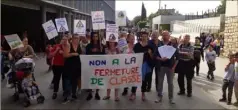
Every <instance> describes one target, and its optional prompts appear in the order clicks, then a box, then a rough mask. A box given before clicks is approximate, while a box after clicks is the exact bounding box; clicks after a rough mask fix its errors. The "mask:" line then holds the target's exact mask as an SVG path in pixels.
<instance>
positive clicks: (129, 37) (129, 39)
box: [122, 33, 135, 96]
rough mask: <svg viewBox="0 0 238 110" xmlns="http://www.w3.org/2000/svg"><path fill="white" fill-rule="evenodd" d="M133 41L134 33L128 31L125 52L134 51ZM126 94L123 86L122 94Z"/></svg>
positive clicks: (131, 52)
mask: <svg viewBox="0 0 238 110" xmlns="http://www.w3.org/2000/svg"><path fill="white" fill-rule="evenodd" d="M134 42H135V36H134V34H132V33H130V34H128V35H127V43H128V44H127V45H128V48H127V50H126V52H127V54H133V53H134V50H133V48H134ZM127 94H128V87H126V88H124V91H123V92H122V95H123V96H125V95H127Z"/></svg>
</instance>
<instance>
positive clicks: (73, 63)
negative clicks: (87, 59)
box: [65, 44, 82, 69]
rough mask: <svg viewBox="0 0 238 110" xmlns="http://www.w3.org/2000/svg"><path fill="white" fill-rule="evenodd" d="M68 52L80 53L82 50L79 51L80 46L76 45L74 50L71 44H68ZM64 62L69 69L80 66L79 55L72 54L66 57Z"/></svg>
mask: <svg viewBox="0 0 238 110" xmlns="http://www.w3.org/2000/svg"><path fill="white" fill-rule="evenodd" d="M69 53H78V54H81V53H82V51H81V48H80V46H78V48H77V50H76V51H75V50H74V49H73V46H72V44H70V51H69ZM65 64H66V65H68V66H69V67H70V68H71V69H74V68H75V69H77V68H81V61H80V57H79V56H72V57H69V58H66V59H65Z"/></svg>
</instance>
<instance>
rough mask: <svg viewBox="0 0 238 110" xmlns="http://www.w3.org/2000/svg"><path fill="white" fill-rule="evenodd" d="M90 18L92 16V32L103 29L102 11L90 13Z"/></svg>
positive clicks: (103, 18) (103, 17)
mask: <svg viewBox="0 0 238 110" xmlns="http://www.w3.org/2000/svg"><path fill="white" fill-rule="evenodd" d="M91 16H92V24H93V30H100V29H105V16H104V11H92V12H91Z"/></svg>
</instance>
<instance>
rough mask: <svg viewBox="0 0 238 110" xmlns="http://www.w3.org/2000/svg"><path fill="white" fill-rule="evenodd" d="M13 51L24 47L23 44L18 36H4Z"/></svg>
mask: <svg viewBox="0 0 238 110" xmlns="http://www.w3.org/2000/svg"><path fill="white" fill-rule="evenodd" d="M4 37H5V39H6V41H7V43H8V45H9V46H10V47H11V49H16V48H20V47H23V43H22V41H21V39H20V38H19V36H18V35H17V34H11V35H6V36H4Z"/></svg>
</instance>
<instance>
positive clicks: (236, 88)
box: [234, 52, 238, 106]
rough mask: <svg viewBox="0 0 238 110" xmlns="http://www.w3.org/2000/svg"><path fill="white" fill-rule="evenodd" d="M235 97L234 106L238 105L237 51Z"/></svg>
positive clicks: (236, 56)
mask: <svg viewBox="0 0 238 110" xmlns="http://www.w3.org/2000/svg"><path fill="white" fill-rule="evenodd" d="M234 68H235V84H234V85H235V86H234V89H235V97H236V102H235V103H234V105H235V106H238V52H236V54H235V67H234Z"/></svg>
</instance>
